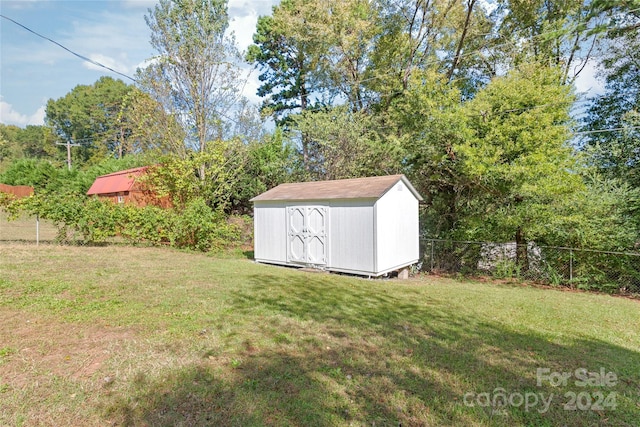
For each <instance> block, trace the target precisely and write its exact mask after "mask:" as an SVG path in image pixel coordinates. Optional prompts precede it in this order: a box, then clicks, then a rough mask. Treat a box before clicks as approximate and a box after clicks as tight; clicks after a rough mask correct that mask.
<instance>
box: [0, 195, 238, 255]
mask: <svg viewBox="0 0 640 427" xmlns="http://www.w3.org/2000/svg"><path fill="white" fill-rule="evenodd" d="M0 208H2V209H3V210H5V211H6V212H8V213H9V218H10V219H11V218H17V217H18V216H19V215H20V214H22V213H26V214H29V215H38V216H39V217H40V218H41V219H46V220H49V221H50V222H51V223H53V224H54V226H55V227H56V228H57V230H58V233H57V240H58V241H61V242H70V241H73V242H77V243H84V244H96V243H104V242H106V241H108V240H110V239H114V238H120V239H122V240H123V241H124V242H126V243H129V244H147V245H169V246H172V247H176V248H183V249H192V250H198V251H202V252H209V251H218V250H222V249H225V248H228V247H231V246H233V245H236V244H239V242H240V234H241V233H240V229H239V227H238V226H237V225H234V224H232V223H229V222H228V221H227V219H226V216H225V215H224V213H223V212H219V211H214V210H212V209H211V208H210V207H209V206H208V205H207V204H206V202H205V201H204V199H201V198H196V199H193V200H192V201H190V202H188V203H187V204H186V205H185V206H184V207H183V208H181V209H162V208H159V207H156V206H144V207H137V206H134V205H119V204H114V203H112V202H110V201H103V200H100V199H97V198H87V197H86V196H83V195H77V194H66V195H60V194H40V195H35V196H31V197H27V198H23V199H13V198H9V197H5V198H3V199H2V200H0Z"/></svg>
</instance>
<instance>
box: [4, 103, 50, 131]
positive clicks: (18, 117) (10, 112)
mask: <svg viewBox="0 0 640 427" xmlns="http://www.w3.org/2000/svg"><path fill="white" fill-rule="evenodd" d="M44 116H45V107H44V105H42V106H40V108H38V110H37V111H36V112H35V113H33V114H32V115H31V116H27V115H25V114H21V113H20V112H18V111H16V110H14V109H13V106H12V105H11V104H9V103H7V102H4V101H2V100H0V123H3V124H5V125H16V126H20V127H25V126H27V125H43V124H44Z"/></svg>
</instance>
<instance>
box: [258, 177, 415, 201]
mask: <svg viewBox="0 0 640 427" xmlns="http://www.w3.org/2000/svg"><path fill="white" fill-rule="evenodd" d="M400 180H402V181H403V182H404V183H405V185H406V186H407V188H409V190H410V191H411V192H412V193H413V194H414V195H415V196H416V198H417V199H418V200H422V197H420V194H418V192H417V191H416V190H415V188H413V186H412V185H411V183H410V182H409V180H408V179H407V178H406V177H405V176H404V175H387V176H372V177H368V178H352V179H339V180H334V181H314V182H297V183H291V184H280V185H278V186H277V187H274V188H272V189H271V190H268V191H265V192H264V193H262V194H260V195H258V196H256V197H254V198H253V199H251V201H252V202H264V201H278V200H327V199H379V198H380V197H382V196H383V195H384V194H385V193H386V192H387V191H388V190H389V189H390V188H391V187H393V186H394V185H395V184H396V183H397V182H398V181H400Z"/></svg>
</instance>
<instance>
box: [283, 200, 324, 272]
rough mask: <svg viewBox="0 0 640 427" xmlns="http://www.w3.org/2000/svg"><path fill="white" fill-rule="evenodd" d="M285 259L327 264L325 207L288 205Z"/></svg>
mask: <svg viewBox="0 0 640 427" xmlns="http://www.w3.org/2000/svg"><path fill="white" fill-rule="evenodd" d="M287 219H288V226H287V227H288V245H287V261H288V262H291V263H298V264H307V265H318V266H322V265H326V264H327V207H326V206H289V207H288V208H287Z"/></svg>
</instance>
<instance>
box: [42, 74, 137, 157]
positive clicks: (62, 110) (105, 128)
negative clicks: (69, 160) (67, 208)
mask: <svg viewBox="0 0 640 427" xmlns="http://www.w3.org/2000/svg"><path fill="white" fill-rule="evenodd" d="M132 89H133V87H132V86H130V85H127V84H125V83H124V82H123V81H122V80H115V79H113V78H111V77H101V78H100V79H99V80H98V81H96V82H95V83H94V84H93V85H78V86H76V87H75V88H73V90H72V91H71V92H69V93H68V94H66V95H65V96H63V97H62V98H60V99H57V100H53V99H50V100H49V101H48V102H47V107H46V117H45V122H46V123H47V124H48V125H49V126H51V127H52V128H53V131H54V133H55V135H56V136H57V137H58V139H59V141H58V142H68V141H71V142H80V141H81V142H82V145H81V147H76V148H74V152H73V159H74V161H75V162H78V163H80V164H82V163H87V162H94V163H95V162H97V161H99V160H101V159H103V158H105V157H109V156H114V155H115V156H118V155H120V154H122V151H121V149H120V147H121V146H122V144H123V142H122V141H123V138H126V136H127V135H128V131H127V130H126V129H124V128H123V127H122V123H121V122H120V121H119V113H120V110H121V106H122V103H123V101H124V99H125V97H126V95H127V94H128V93H129V92H130V91H131V90H132Z"/></svg>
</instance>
